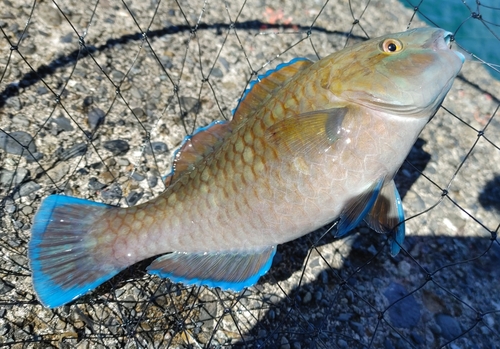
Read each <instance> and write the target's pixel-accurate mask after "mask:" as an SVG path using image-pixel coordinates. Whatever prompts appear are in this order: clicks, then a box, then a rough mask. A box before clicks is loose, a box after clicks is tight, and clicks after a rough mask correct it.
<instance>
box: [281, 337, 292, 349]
mask: <svg viewBox="0 0 500 349" xmlns="http://www.w3.org/2000/svg"><path fill="white" fill-rule="evenodd" d="M280 344H281V349H290V343H289V342H288V339H287V338H286V337H281V341H280Z"/></svg>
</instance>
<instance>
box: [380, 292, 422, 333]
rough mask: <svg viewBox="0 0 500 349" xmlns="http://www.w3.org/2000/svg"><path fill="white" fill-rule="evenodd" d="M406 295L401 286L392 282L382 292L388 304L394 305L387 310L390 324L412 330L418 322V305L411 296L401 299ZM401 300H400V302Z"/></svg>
mask: <svg viewBox="0 0 500 349" xmlns="http://www.w3.org/2000/svg"><path fill="white" fill-rule="evenodd" d="M407 294H408V291H406V289H405V288H404V286H403V285H400V284H397V283H395V282H392V283H391V284H390V285H389V287H387V288H386V289H385V291H384V296H385V297H386V298H387V300H388V301H389V303H394V302H396V301H398V300H399V301H398V302H397V303H395V304H394V305H393V306H392V307H390V308H389V317H390V318H391V323H392V325H393V326H395V327H399V328H412V327H414V326H416V325H417V323H418V321H419V320H420V305H419V304H418V303H417V301H416V300H415V297H413V295H409V296H408V297H406V298H403V299H401V298H402V297H404V296H405V295H407ZM400 299H401V300H400Z"/></svg>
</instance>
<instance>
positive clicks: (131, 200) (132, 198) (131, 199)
mask: <svg viewBox="0 0 500 349" xmlns="http://www.w3.org/2000/svg"><path fill="white" fill-rule="evenodd" d="M143 195H144V194H143V193H141V192H136V191H133V192H131V193H130V194H129V195H128V196H127V203H128V204H129V205H130V206H134V205H135V204H137V202H138V201H139V200H140V199H141V198H142V196H143Z"/></svg>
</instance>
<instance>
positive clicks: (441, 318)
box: [436, 313, 462, 340]
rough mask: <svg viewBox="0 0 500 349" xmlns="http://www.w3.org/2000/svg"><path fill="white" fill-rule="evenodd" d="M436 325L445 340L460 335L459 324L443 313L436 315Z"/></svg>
mask: <svg viewBox="0 0 500 349" xmlns="http://www.w3.org/2000/svg"><path fill="white" fill-rule="evenodd" d="M436 323H437V325H438V326H439V328H440V329H441V335H442V336H443V337H444V338H445V339H447V340H451V339H453V338H456V337H458V336H460V334H461V333H462V330H461V329H460V324H459V323H458V321H457V320H456V319H455V318H454V317H452V316H450V315H447V314H443V313H440V314H437V315H436Z"/></svg>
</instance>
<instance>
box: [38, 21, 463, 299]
mask: <svg viewBox="0 0 500 349" xmlns="http://www.w3.org/2000/svg"><path fill="white" fill-rule="evenodd" d="M450 37H451V34H450V33H448V32H445V31H443V30H441V29H435V28H433V29H432V28H420V29H414V30H410V31H407V32H403V33H397V34H391V35H387V36H384V37H380V38H377V39H371V40H368V41H365V42H362V43H359V44H357V45H354V46H351V47H348V48H346V49H344V50H341V51H339V52H336V53H333V54H331V55H329V56H327V57H325V58H323V59H321V60H319V61H318V62H315V63H313V62H311V61H309V60H307V59H295V60H293V61H291V62H290V63H288V64H284V65H280V66H278V68H276V69H275V70H272V71H270V72H268V73H266V74H265V75H263V76H259V78H258V79H257V81H256V82H253V83H252V84H251V87H250V88H249V89H248V90H247V91H246V93H245V95H244V97H243V98H242V100H241V101H240V102H239V105H238V107H237V108H236V110H235V112H234V115H233V119H232V120H231V121H230V122H215V123H213V124H211V125H209V127H205V128H203V129H201V130H200V131H198V132H196V133H195V134H194V135H192V136H190V137H188V138H187V139H186V140H185V141H184V142H183V144H182V146H181V148H180V150H179V151H178V152H177V153H176V155H175V160H174V165H173V172H172V173H171V174H170V175H169V176H168V177H167V178H166V181H167V184H168V187H167V189H166V190H165V191H164V192H163V193H162V194H161V195H159V196H158V197H157V198H155V199H153V200H151V201H148V202H146V203H143V204H140V205H137V206H133V207H126V208H120V207H113V206H108V205H104V204H100V203H94V202H90V201H87V200H82V199H77V198H71V197H66V196H61V195H52V196H49V197H48V198H46V199H45V200H44V201H43V203H42V205H41V207H40V209H39V211H38V213H37V214H36V216H35V220H34V224H33V229H32V239H31V241H30V245H29V258H30V263H31V267H32V271H33V283H34V288H35V291H36V293H37V295H38V297H39V299H40V301H41V302H42V304H44V305H46V306H49V307H55V306H59V305H62V304H65V303H67V302H69V301H71V300H73V299H75V298H76V297H78V296H80V295H82V294H83V293H86V292H88V291H89V290H91V289H93V288H95V287H96V286H98V285H99V284H101V283H102V282H104V281H106V280H107V279H109V278H110V277H112V276H113V275H115V274H117V273H118V272H120V271H121V270H123V269H125V268H126V267H128V266H129V265H131V264H133V263H136V262H138V261H141V260H143V259H146V258H150V257H152V256H157V255H162V254H163V255H162V256H160V257H158V258H157V259H155V260H154V261H153V263H152V264H151V265H150V266H149V267H148V271H149V272H150V273H152V274H157V275H160V276H162V277H168V278H170V279H172V280H173V281H180V282H184V283H186V284H198V285H208V286H213V287H221V288H223V289H232V290H240V289H242V288H244V287H246V286H250V285H252V284H254V283H255V282H257V280H258V278H259V277H260V276H261V275H263V274H264V273H266V272H267V270H268V269H269V268H270V265H271V262H272V258H273V256H274V253H275V248H276V245H277V244H281V243H284V242H287V241H290V240H293V239H295V238H297V237H300V236H303V235H305V234H307V233H309V232H311V231H313V230H315V229H317V228H319V227H321V226H323V225H325V224H327V223H328V222H331V221H333V220H335V219H338V218H339V219H340V221H339V224H338V232H337V235H338V236H342V235H344V234H346V233H347V232H349V231H350V230H351V229H353V228H354V227H355V226H356V225H358V224H359V223H360V221H361V220H363V219H364V220H365V221H367V223H368V224H369V225H370V226H371V227H372V228H373V229H374V230H376V231H378V232H381V233H390V234H392V235H391V253H392V254H397V253H398V252H399V249H400V245H401V244H402V242H403V239H404V222H403V221H404V215H403V211H402V206H401V199H400V198H399V194H398V192H397V189H396V187H395V185H394V182H393V177H394V175H395V173H396V172H397V170H398V169H399V167H400V166H401V164H402V162H403V161H404V159H405V157H406V156H407V154H408V152H409V151H410V149H411V147H412V146H413V144H414V142H415V140H416V138H417V137H418V135H419V133H420V131H421V130H422V128H423V127H424V126H425V124H426V123H427V122H428V121H429V119H430V118H431V117H432V116H433V115H434V113H435V111H436V110H437V108H438V107H439V105H440V104H441V102H442V100H443V99H444V97H445V95H446V93H447V92H448V90H449V89H450V88H451V85H452V82H453V80H454V78H455V77H456V75H457V74H458V72H459V71H460V69H461V66H462V64H463V56H461V54H459V53H457V52H455V51H453V50H451V49H450V48H449V47H448V45H449V41H450Z"/></svg>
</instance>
